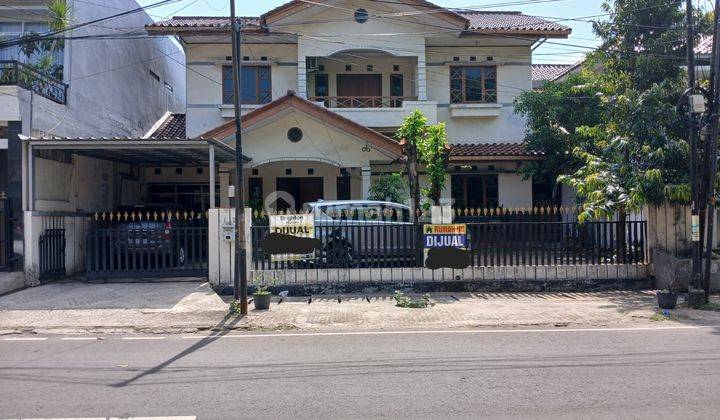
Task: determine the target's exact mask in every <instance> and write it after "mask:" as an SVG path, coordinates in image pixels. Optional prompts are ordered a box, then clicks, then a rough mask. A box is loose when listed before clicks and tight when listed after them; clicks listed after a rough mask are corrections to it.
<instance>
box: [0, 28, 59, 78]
mask: <svg viewBox="0 0 720 420" xmlns="http://www.w3.org/2000/svg"><path fill="white" fill-rule="evenodd" d="M48 31H49V29H48V26H47V23H44V22H10V21H0V40H2V41H5V42H11V41H17V40H19V39H20V38H21V37H22V36H25V35H30V34H46V33H47V32H48ZM32 47H34V48H32ZM63 50H64V45H63V42H62V41H54V42H51V43H47V42H46V43H42V42H35V43H34V44H32V45H31V44H28V45H26V46H25V48H23V47H22V46H21V45H13V46H9V47H5V48H0V60H10V61H20V62H23V63H27V64H36V63H37V62H38V61H39V60H40V59H41V58H42V57H44V56H45V55H50V56H51V57H52V59H53V63H52V65H53V69H52V71H53V73H54V74H52V75H53V76H56V77H58V76H60V77H58V78H62V66H63Z"/></svg>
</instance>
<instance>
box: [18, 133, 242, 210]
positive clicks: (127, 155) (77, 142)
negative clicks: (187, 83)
mask: <svg viewBox="0 0 720 420" xmlns="http://www.w3.org/2000/svg"><path fill="white" fill-rule="evenodd" d="M21 140H22V141H23V142H25V143H26V144H27V146H28V148H27V150H28V153H27V158H28V161H27V163H28V165H27V168H28V172H27V176H28V178H29V185H30V186H31V188H32V189H33V191H32V192H31V195H30V196H31V197H33V199H34V197H35V194H34V188H33V186H34V183H33V180H32V177H33V174H34V169H33V165H34V152H35V151H38V150H60V151H66V152H70V153H73V154H77V155H82V156H87V157H90V158H95V159H102V160H109V161H113V162H119V163H126V164H131V165H135V166H205V165H207V166H209V167H211V168H216V164H217V163H225V162H234V161H235V148H234V147H232V146H230V145H228V144H225V143H223V142H221V141H218V140H214V139H183V138H174V139H159V138H117V137H115V138H106V137H90V138H71V137H52V138H32V137H25V136H21ZM243 160H244V161H245V162H249V161H250V160H251V159H250V158H249V157H247V156H243ZM210 194H211V201H210V202H211V203H214V202H215V200H214V197H212V196H214V194H215V171H214V170H211V171H210ZM31 201H34V200H31Z"/></svg>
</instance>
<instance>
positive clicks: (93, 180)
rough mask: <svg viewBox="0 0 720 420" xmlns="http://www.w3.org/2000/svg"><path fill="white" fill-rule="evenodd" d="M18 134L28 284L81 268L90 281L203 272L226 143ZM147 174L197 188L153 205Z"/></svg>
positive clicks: (228, 155)
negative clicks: (168, 204) (21, 149)
mask: <svg viewBox="0 0 720 420" xmlns="http://www.w3.org/2000/svg"><path fill="white" fill-rule="evenodd" d="M22 140H23V143H24V147H25V149H24V151H25V154H24V156H25V157H26V159H25V162H24V165H23V167H24V173H23V181H24V194H23V197H24V200H23V201H24V203H23V208H24V210H25V211H24V213H25V216H24V222H25V227H24V237H25V255H26V258H25V272H26V277H27V278H28V280H29V281H30V282H41V281H45V280H50V279H54V278H57V277H62V276H65V275H71V274H74V273H78V272H82V271H85V273H86V274H87V276H88V277H94V278H118V277H132V278H141V277H168V276H202V277H205V276H206V275H207V210H209V209H212V208H215V206H216V202H217V198H218V197H217V195H218V194H217V184H216V177H217V171H218V165H220V164H222V163H232V162H234V160H235V149H234V148H233V147H231V146H229V145H227V144H225V143H222V142H219V141H216V140H211V139H157V138H148V139H145V138H56V137H54V138H23V139H22ZM245 160H246V161H249V160H250V159H249V158H247V157H245ZM151 180H155V181H157V180H166V182H165V184H162V185H166V186H176V188H175V189H176V190H178V189H180V188H179V187H177V186H178V185H179V186H183V187H194V188H196V189H197V190H198V191H199V192H198V191H195V192H193V194H194V195H187V194H186V195H184V196H183V195H182V191H181V192H176V195H175V196H174V199H175V200H176V201H175V202H174V204H175V206H171V208H165V207H162V208H160V207H158V203H157V200H163V199H164V198H166V197H168V195H167V194H165V195H163V194H162V191H161V192H159V193H156V194H155V196H153V195H152V191H150V188H149V187H148V185H155V184H151ZM158 197H160V198H158ZM170 197H171V198H173V196H170ZM178 197H181V198H178ZM188 197H190V200H191V203H192V204H194V205H195V207H191V208H187V209H185V210H183V209H182V207H181V206H180V204H181V203H178V200H181V199H185V200H188ZM197 197H200V199H196V198H197ZM193 199H196V200H195V201H192V200H193ZM153 200H155V201H153ZM198 200H199V201H198ZM198 203H202V205H200V204H198ZM165 204H166V203H165V202H163V204H162V205H163V206H164V205H165ZM171 204H172V203H171ZM200 206H201V207H200ZM118 225H123V227H122V229H119V228H118ZM165 248H170V249H169V250H168V249H165ZM191 254H192V255H191Z"/></svg>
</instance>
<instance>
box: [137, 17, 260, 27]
mask: <svg viewBox="0 0 720 420" xmlns="http://www.w3.org/2000/svg"><path fill="white" fill-rule="evenodd" d="M240 19H241V20H242V23H243V26H244V27H245V28H248V29H260V27H261V20H260V18H259V17H248V16H244V17H241V18H240ZM145 28H147V29H150V30H153V29H157V30H162V29H197V30H228V29H229V28H230V17H228V16H173V17H172V18H171V19H168V20H163V21H160V22H155V23H151V24H150V25H147V26H145Z"/></svg>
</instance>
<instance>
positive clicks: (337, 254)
mask: <svg viewBox="0 0 720 420" xmlns="http://www.w3.org/2000/svg"><path fill="white" fill-rule="evenodd" d="M326 257H327V262H328V264H329V265H330V266H331V267H338V268H353V267H356V266H357V258H356V257H355V251H354V250H353V249H352V245H350V244H349V243H347V242H344V241H343V242H331V243H329V244H328V246H327V249H326Z"/></svg>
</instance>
